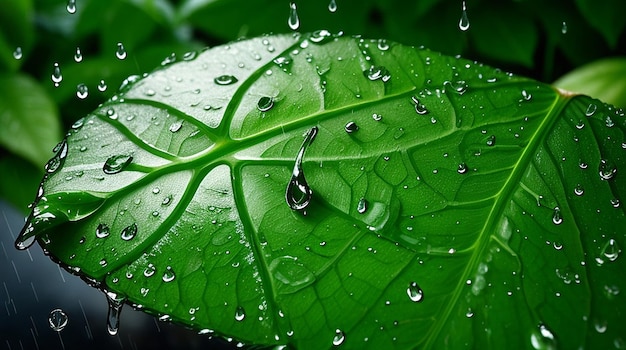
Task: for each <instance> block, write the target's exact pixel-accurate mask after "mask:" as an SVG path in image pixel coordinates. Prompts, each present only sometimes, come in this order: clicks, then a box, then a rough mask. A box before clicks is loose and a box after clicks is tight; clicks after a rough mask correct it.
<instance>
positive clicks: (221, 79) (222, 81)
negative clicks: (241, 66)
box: [213, 74, 238, 85]
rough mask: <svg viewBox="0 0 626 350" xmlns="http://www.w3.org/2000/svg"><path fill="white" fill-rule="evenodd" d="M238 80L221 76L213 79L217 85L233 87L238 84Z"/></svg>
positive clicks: (230, 76) (229, 76)
mask: <svg viewBox="0 0 626 350" xmlns="http://www.w3.org/2000/svg"><path fill="white" fill-rule="evenodd" d="M237 81H238V80H237V78H235V77H234V76H232V75H226V74H225V75H220V76H219V77H217V78H215V79H213V82H215V84H217V85H231V84H234V83H236V82H237Z"/></svg>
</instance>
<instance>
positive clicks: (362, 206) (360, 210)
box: [356, 198, 367, 214]
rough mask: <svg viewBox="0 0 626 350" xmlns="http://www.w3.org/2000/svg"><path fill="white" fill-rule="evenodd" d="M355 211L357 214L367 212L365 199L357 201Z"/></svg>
mask: <svg viewBox="0 0 626 350" xmlns="http://www.w3.org/2000/svg"><path fill="white" fill-rule="evenodd" d="M356 211H357V212H358V213H359V214H364V213H365V212H366V211H367V200H366V199H365V198H361V199H359V203H357V205H356Z"/></svg>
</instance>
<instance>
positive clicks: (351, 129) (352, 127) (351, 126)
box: [344, 122, 359, 134]
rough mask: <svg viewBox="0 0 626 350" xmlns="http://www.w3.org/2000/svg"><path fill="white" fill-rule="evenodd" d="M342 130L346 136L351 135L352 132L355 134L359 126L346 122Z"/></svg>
mask: <svg viewBox="0 0 626 350" xmlns="http://www.w3.org/2000/svg"><path fill="white" fill-rule="evenodd" d="M344 129H345V130H346V132H347V133H348V134H352V133H353V132H356V131H357V130H359V126H358V125H356V123H355V122H347V123H346V126H345V127H344Z"/></svg>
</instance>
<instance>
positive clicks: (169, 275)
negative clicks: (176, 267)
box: [163, 266, 176, 283]
mask: <svg viewBox="0 0 626 350" xmlns="http://www.w3.org/2000/svg"><path fill="white" fill-rule="evenodd" d="M175 278H176V274H174V271H173V270H172V267H171V266H167V267H166V268H165V272H164V273H163V282H166V283H167V282H172V281H173V280H174V279H175Z"/></svg>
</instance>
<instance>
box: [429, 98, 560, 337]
mask: <svg viewBox="0 0 626 350" xmlns="http://www.w3.org/2000/svg"><path fill="white" fill-rule="evenodd" d="M555 93H556V98H555V100H554V102H553V104H552V105H551V106H550V108H549V112H548V113H547V115H546V116H545V118H544V119H543V121H542V122H541V124H540V125H539V126H538V127H537V130H536V132H535V133H534V134H533V136H532V137H531V138H530V142H529V143H528V144H527V146H526V147H525V148H524V151H523V152H522V155H521V156H520V157H519V160H518V161H517V162H516V163H515V165H514V166H513V170H512V171H511V175H510V176H509V178H508V179H507V180H506V181H505V183H504V185H503V186H502V189H501V190H500V191H499V192H498V194H496V196H495V197H496V200H495V202H494V204H493V206H492V209H491V211H490V212H489V216H488V217H487V220H486V222H485V225H484V226H483V228H482V230H481V231H480V233H479V234H478V239H477V243H478V246H477V247H476V248H475V250H474V253H473V254H472V255H471V256H470V258H469V261H468V264H467V265H466V268H465V270H464V271H463V273H462V275H461V279H460V280H459V281H465V280H467V279H468V278H469V277H470V276H471V274H472V272H473V271H475V270H476V268H477V264H478V263H479V261H480V258H481V257H482V256H483V251H484V250H485V248H486V247H487V244H488V242H490V238H491V236H492V232H493V228H494V226H495V225H496V223H497V221H498V220H499V219H500V217H501V216H502V213H503V211H504V209H505V205H503V202H504V201H506V200H508V199H509V198H510V197H511V195H512V194H513V191H514V190H515V188H516V186H517V185H518V184H519V180H520V179H521V177H522V175H523V174H524V172H525V171H526V167H525V166H524V165H526V164H528V163H529V160H530V158H531V157H533V156H534V154H535V152H536V150H537V149H538V148H539V146H540V145H541V143H542V142H543V141H544V138H545V135H546V133H547V132H548V131H549V130H551V129H552V126H553V125H554V123H555V122H556V120H557V119H558V117H559V115H560V112H561V111H562V110H563V108H564V107H565V105H566V104H567V103H568V102H569V101H570V100H571V97H569V96H562V95H561V94H560V93H558V91H555ZM464 287H465V283H460V282H459V283H457V286H456V288H455V289H454V291H453V292H452V296H451V298H450V302H449V303H447V306H446V307H445V309H444V310H443V312H441V313H440V315H439V317H438V318H437V321H436V322H435V325H434V326H433V328H431V332H430V334H429V336H428V339H427V341H426V343H425V345H424V348H427V349H428V348H432V347H433V346H434V341H435V339H436V338H437V336H438V335H439V333H440V332H441V330H442V328H443V325H444V324H445V323H446V322H447V321H448V318H449V317H450V314H451V313H452V310H453V309H454V308H455V307H456V304H457V302H458V300H459V297H460V294H461V292H462V290H463V288H464Z"/></svg>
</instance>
